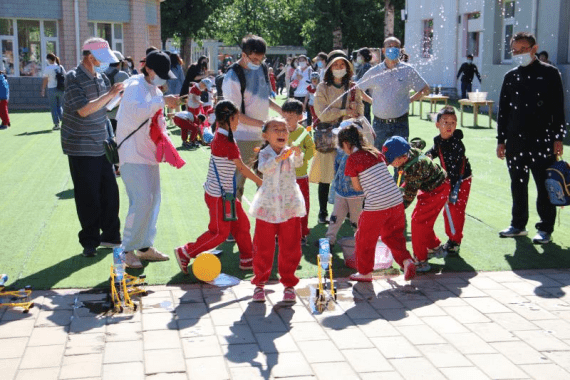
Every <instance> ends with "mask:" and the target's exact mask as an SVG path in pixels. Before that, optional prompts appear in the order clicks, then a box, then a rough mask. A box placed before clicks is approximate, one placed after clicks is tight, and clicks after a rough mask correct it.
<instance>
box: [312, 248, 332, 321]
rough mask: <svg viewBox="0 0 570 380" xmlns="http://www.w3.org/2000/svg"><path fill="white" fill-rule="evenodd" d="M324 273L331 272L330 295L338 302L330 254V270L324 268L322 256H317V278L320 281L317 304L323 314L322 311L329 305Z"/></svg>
mask: <svg viewBox="0 0 570 380" xmlns="http://www.w3.org/2000/svg"><path fill="white" fill-rule="evenodd" d="M323 271H325V272H326V271H328V272H329V278H330V281H331V289H330V295H331V298H332V299H334V300H335V301H336V292H335V288H334V279H333V270H332V255H330V254H329V256H328V269H324V268H323V266H322V265H321V255H317V278H318V280H319V285H318V294H317V299H316V303H317V309H319V312H322V309H324V306H325V305H326V303H327V300H326V297H325V285H324V276H323ZM325 276H326V273H325Z"/></svg>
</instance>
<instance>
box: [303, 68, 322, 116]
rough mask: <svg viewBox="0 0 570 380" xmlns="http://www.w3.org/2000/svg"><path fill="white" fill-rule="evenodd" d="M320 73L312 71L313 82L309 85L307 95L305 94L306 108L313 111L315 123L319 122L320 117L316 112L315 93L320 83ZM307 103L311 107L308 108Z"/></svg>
mask: <svg viewBox="0 0 570 380" xmlns="http://www.w3.org/2000/svg"><path fill="white" fill-rule="evenodd" d="M319 80H320V77H319V73H317V72H313V73H311V84H309V85H308V86H307V95H305V109H306V110H307V112H310V113H311V116H312V121H313V125H317V124H319V118H318V117H317V114H316V113H315V107H314V105H315V93H316V92H317V86H318V85H319ZM307 105H308V107H309V108H307Z"/></svg>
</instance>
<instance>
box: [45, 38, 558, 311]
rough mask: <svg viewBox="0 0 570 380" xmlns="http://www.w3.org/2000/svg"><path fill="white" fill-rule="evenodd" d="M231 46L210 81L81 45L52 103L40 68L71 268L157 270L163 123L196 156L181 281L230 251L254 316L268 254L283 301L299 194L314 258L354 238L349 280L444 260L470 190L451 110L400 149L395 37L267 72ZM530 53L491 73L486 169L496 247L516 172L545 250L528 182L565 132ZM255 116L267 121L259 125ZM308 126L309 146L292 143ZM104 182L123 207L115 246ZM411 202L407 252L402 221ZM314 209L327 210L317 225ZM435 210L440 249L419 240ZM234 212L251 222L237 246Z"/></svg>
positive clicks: (171, 65)
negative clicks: (104, 263)
mask: <svg viewBox="0 0 570 380" xmlns="http://www.w3.org/2000/svg"><path fill="white" fill-rule="evenodd" d="M241 48H242V52H241V55H240V57H239V59H238V60H237V61H236V62H235V63H233V64H231V65H228V67H227V70H226V72H225V73H224V74H223V76H217V77H215V76H214V75H213V74H214V73H213V72H212V71H210V69H209V62H208V58H207V57H200V58H199V59H198V61H197V62H196V63H193V64H191V65H190V66H189V67H188V69H187V71H186V73H185V74H184V69H183V67H184V64H183V62H182V60H181V59H180V57H179V56H178V55H176V54H167V53H166V52H163V51H160V50H159V49H156V48H154V47H150V48H149V49H148V50H147V55H146V57H145V58H144V59H143V60H142V61H141V63H142V66H141V69H140V74H139V73H137V72H135V71H134V70H133V66H132V60H128V59H126V58H124V57H123V56H122V55H121V54H120V53H119V52H112V51H111V50H110V49H109V45H108V43H107V42H106V41H105V40H102V39H99V38H91V39H89V40H87V41H86V42H85V44H84V46H83V59H82V61H81V63H80V64H79V65H78V66H77V67H76V68H74V69H72V70H69V71H68V72H67V73H64V75H65V88H64V90H63V91H61V90H60V89H59V88H58V83H57V82H58V80H57V78H56V77H57V74H58V73H59V72H61V71H62V70H63V68H61V66H60V65H59V62H58V59H57V57H55V56H49V55H48V57H47V58H48V61H49V62H50V66H49V71H48V74H47V76H46V80H45V81H44V85H43V88H42V92H43V91H44V90H45V88H47V90H48V96H49V97H50V101H51V102H52V103H53V104H54V107H52V117H53V122H54V129H58V128H61V143H62V147H63V152H64V154H66V155H67V156H68V160H69V168H70V173H71V177H72V180H73V184H74V192H75V202H76V207H77V214H78V218H79V221H80V224H81V231H80V232H79V242H80V243H81V245H82V246H83V255H84V256H88V257H90V256H93V255H95V254H96V248H97V247H99V246H104V247H116V246H120V247H122V249H124V250H125V252H126V264H127V266H129V267H135V268H136V267H141V266H142V263H141V260H146V261H164V260H168V259H169V255H167V254H164V253H162V252H160V251H158V250H157V249H156V248H155V247H154V239H155V236H156V232H157V230H156V225H157V220H158V215H159V209H160V199H161V189H160V171H159V163H160V162H168V163H170V164H171V165H173V166H175V167H177V168H181V167H182V166H183V165H184V161H183V160H182V158H181V157H180V156H179V155H178V153H177V149H176V148H175V147H174V145H173V144H172V142H171V140H170V137H169V136H168V134H167V131H166V121H165V118H172V120H173V122H174V123H175V124H176V125H177V126H179V127H180V128H181V132H182V133H181V137H182V140H183V147H194V146H195V144H196V141H197V140H198V139H199V141H200V143H203V144H207V145H209V146H210V147H211V156H210V160H209V166H208V174H207V177H206V180H205V183H204V201H205V203H206V205H207V207H208V210H209V217H210V222H209V224H208V230H207V231H206V232H204V233H203V234H202V235H201V236H199V237H198V238H197V240H196V241H194V242H188V243H186V244H184V245H181V246H180V247H177V248H175V249H174V256H175V258H176V260H177V262H178V264H179V266H180V269H181V271H182V272H183V273H188V265H189V264H190V262H191V260H192V259H194V258H195V257H196V256H197V255H199V254H200V253H202V252H205V251H208V250H211V249H213V248H215V247H217V246H218V245H219V244H221V243H222V242H224V241H225V240H227V239H230V240H235V241H236V243H237V246H238V249H239V254H240V260H239V267H240V269H242V270H252V269H253V273H254V277H253V280H252V283H253V284H255V286H256V287H255V290H254V294H253V300H254V301H259V302H263V301H264V300H265V291H264V285H265V283H266V282H267V281H268V279H269V276H270V273H271V268H272V266H273V260H274V253H275V244H276V242H277V244H278V248H279V250H278V252H279V254H278V263H279V264H278V269H279V275H280V281H281V282H282V283H283V285H284V287H285V290H284V294H283V300H284V301H286V302H292V301H294V300H295V292H294V287H295V285H296V284H297V283H298V281H299V280H298V278H297V277H296V276H295V270H296V268H297V267H298V264H299V262H300V259H301V249H302V246H303V245H305V244H307V243H308V236H309V235H310V234H311V230H310V228H309V223H308V215H309V211H310V202H309V199H310V196H309V188H310V186H309V183H314V184H317V191H318V202H319V205H318V207H319V212H318V222H319V223H322V224H328V230H327V232H326V234H325V236H326V237H327V238H328V239H329V241H330V244H331V245H334V244H335V243H336V242H337V234H338V231H339V228H340V226H341V224H342V223H343V222H344V221H345V218H349V220H350V223H351V225H352V226H353V228H354V229H355V230H356V232H355V256H356V269H357V273H354V274H353V275H351V276H350V279H351V280H355V281H372V271H373V267H374V256H375V251H376V246H377V243H378V239H379V238H380V239H381V240H382V242H383V243H384V244H385V245H386V246H387V247H388V248H389V249H390V251H391V252H392V255H393V258H394V260H395V261H396V262H397V263H398V264H399V265H400V267H401V268H402V271H403V272H404V277H405V279H406V280H409V279H412V278H413V277H415V276H416V272H426V271H429V270H430V266H429V263H428V260H429V259H431V258H433V257H437V258H441V257H446V256H448V255H449V256H457V255H459V252H460V245H461V242H462V239H463V226H464V222H465V209H466V205H467V202H468V198H469V193H470V188H471V181H472V168H471V166H470V164H469V160H468V159H467V157H466V147H465V145H464V144H463V141H462V139H463V134H462V132H461V130H458V129H456V127H457V116H456V114H455V111H454V109H453V107H445V108H443V109H442V110H441V111H440V112H439V113H438V114H437V120H436V126H437V128H438V131H439V134H438V135H437V136H435V137H434V141H433V145H432V146H431V147H430V148H429V149H428V150H427V151H426V152H423V151H422V149H423V148H424V147H425V142H423V144H422V141H415V140H412V141H409V137H410V130H409V129H410V128H409V121H408V107H409V104H410V102H413V101H414V100H417V99H419V98H420V97H421V96H423V95H425V94H427V93H429V85H428V84H427V82H426V81H425V80H424V79H423V78H422V77H421V75H420V74H419V73H418V72H417V71H416V70H415V69H414V67H413V66H411V65H409V64H408V63H405V62H404V61H403V58H404V55H403V54H404V53H403V51H402V46H401V43H400V41H399V40H398V39H397V38H395V37H388V38H387V39H386V40H385V41H384V45H383V47H382V49H381V53H379V54H382V56H383V57H384V59H383V60H382V61H379V59H378V58H379V57H378V58H376V59H375V58H374V54H373V52H374V51H373V50H372V49H368V48H362V49H360V50H358V51H357V53H356V54H354V55H353V56H351V57H349V56H348V55H347V54H345V52H343V51H342V50H333V51H331V52H330V53H328V54H326V53H319V54H318V55H317V56H316V57H315V58H314V59H310V58H308V57H307V56H305V55H301V56H299V57H291V58H290V59H288V60H287V62H286V64H278V65H276V66H277V67H274V68H269V67H268V65H267V64H266V61H265V55H266V51H267V46H266V43H265V41H264V40H263V39H262V38H261V37H258V36H253V35H248V36H246V37H244V39H243V40H242V43H241ZM537 48H538V45H537V44H536V41H535V40H534V37H533V36H532V35H531V34H529V33H518V34H515V36H514V37H513V40H512V50H513V55H514V56H513V59H514V60H515V61H516V62H518V66H517V67H516V68H515V69H513V70H511V71H510V72H509V73H507V74H506V76H505V81H504V83H503V88H502V90H501V97H500V109H499V116H498V146H497V156H498V157H499V158H505V157H506V158H507V167H508V169H509V174H510V176H511V181H512V186H511V190H512V195H513V208H512V214H513V219H512V222H511V225H510V226H509V228H507V229H506V230H504V231H501V232H500V236H502V237H513V236H520V235H524V234H526V233H527V231H526V230H525V228H526V223H527V221H528V190H527V187H528V178H529V172H532V174H533V176H534V178H535V182H536V183H537V189H538V200H537V209H538V213H539V216H540V218H541V221H540V222H539V223H538V224H537V226H536V228H537V230H538V232H537V235H536V236H535V238H534V239H533V241H534V242H535V243H537V244H546V243H548V242H550V240H551V234H552V232H553V228H554V215H555V209H554V206H552V205H551V204H550V203H549V202H548V196H547V194H546V190H545V189H544V186H540V184H541V183H544V175H545V170H546V168H547V167H548V166H549V165H550V164H552V163H553V162H554V160H556V156H557V155H561V154H562V152H563V145H562V139H563V137H564V136H565V133H566V129H565V120H564V113H563V109H564V107H563V91H562V82H561V79H560V74H559V73H558V71H557V70H556V69H555V68H554V67H553V66H551V65H548V64H545V63H542V62H541V61H539V60H538V59H536V52H537ZM375 61H376V62H375ZM107 64H108V65H107ZM355 64H356V65H357V69H355ZM470 70H471V74H470ZM123 73H124V75H123ZM460 73H462V74H463V75H464V77H465V76H467V77H469V76H471V79H472V77H473V74H476V75H478V72H477V71H476V70H473V68H470V67H463V68H462V71H461V72H460ZM526 78H528V79H526ZM529 83H531V84H532V86H531V87H529ZM214 88H217V91H214ZM283 90H285V92H286V94H287V97H288V99H287V100H286V101H285V102H284V103H283V104H282V105H279V104H277V103H276V102H275V100H274V96H275V94H281V93H282V91H283ZM412 90H413V91H412ZM60 91H61V93H60ZM411 91H412V93H413V95H410V93H411ZM119 99H120V102H119V106H118V107H117V108H116V109H115V110H114V109H113V106H112V104H114V103H116V100H119ZM525 104H526V106H523V105H525ZM270 109H271V110H274V111H275V112H276V113H278V114H279V115H280V117H278V118H269V110H270ZM309 126H312V133H307V132H308V131H309V130H310V128H308V127H309ZM214 127H215V128H214ZM115 134H116V143H117V144H118V152H119V163H118V169H120V172H119V171H118V170H117V168H114V167H113V165H112V163H111V162H110V161H109V160H108V159H107V158H106V144H105V141H108V139H109V138H112V137H114V136H115ZM208 135H210V137H211V138H208ZM188 139H190V140H188ZM179 149H180V148H179ZM390 166H392V167H394V168H395V169H394V173H393V174H392V173H390V171H389V167H390ZM117 174H120V177H121V179H122V180H123V182H124V184H125V188H126V191H127V195H128V198H129V211H128V214H127V217H126V219H125V222H124V230H123V233H122V234H121V232H120V221H119V191H118V187H117V180H116V176H117ZM248 179H249V180H250V181H252V182H253V183H254V184H255V185H256V186H257V191H256V192H255V196H254V198H253V199H252V201H251V206H250V208H249V210H247V212H246V210H245V209H244V206H243V204H242V198H243V194H244V186H245V183H246V180H248ZM415 198H417V203H416V206H415V209H414V210H413V213H412V215H411V238H412V250H413V252H412V253H410V252H409V251H408V250H407V248H406V239H405V236H404V230H405V226H406V216H405V212H404V210H405V208H407V207H409V206H410V205H411V204H412V202H413V200H414V199H415ZM329 202H331V203H334V208H333V210H332V214H331V215H330V217H329V214H328V207H329V206H328V205H329ZM442 210H444V220H445V232H446V235H447V237H448V240H447V241H446V242H445V243H442V241H441V240H440V239H439V238H438V237H437V235H436V234H435V232H434V224H435V221H436V219H437V217H438V216H439V215H440V214H441V212H442ZM248 214H249V216H251V217H253V218H255V233H254V236H253V237H252V236H251V234H250V222H249V218H248Z"/></svg>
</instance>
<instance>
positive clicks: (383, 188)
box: [344, 150, 402, 211]
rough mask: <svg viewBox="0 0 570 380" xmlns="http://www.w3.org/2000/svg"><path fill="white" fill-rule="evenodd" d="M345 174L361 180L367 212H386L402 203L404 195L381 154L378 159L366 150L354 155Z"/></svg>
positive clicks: (349, 157) (348, 161)
mask: <svg viewBox="0 0 570 380" xmlns="http://www.w3.org/2000/svg"><path fill="white" fill-rule="evenodd" d="M344 174H345V175H347V176H349V177H358V179H359V180H360V185H361V186H362V190H363V191H364V196H365V201H364V210H365V211H378V210H386V209H389V208H392V207H394V206H397V205H399V204H401V203H402V194H401V193H400V191H399V190H398V187H397V186H396V182H394V178H392V176H391V175H390V172H389V171H388V167H387V166H386V161H385V158H384V155H382V154H381V153H380V154H378V157H375V156H374V155H373V154H372V153H370V152H367V151H365V150H358V151H356V152H354V153H352V154H351V155H350V156H348V160H347V161H346V168H345V169H344Z"/></svg>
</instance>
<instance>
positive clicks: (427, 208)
mask: <svg viewBox="0 0 570 380" xmlns="http://www.w3.org/2000/svg"><path fill="white" fill-rule="evenodd" d="M449 190H450V186H449V179H446V180H445V182H444V183H442V184H441V185H440V186H439V187H437V188H436V189H434V190H432V191H429V192H423V191H421V190H420V191H419V192H418V202H417V204H416V208H415V209H414V212H413V213H412V248H413V249H414V255H415V256H416V258H417V259H418V260H419V261H425V260H427V252H428V249H431V248H435V247H437V246H438V245H440V244H441V241H440V240H439V238H438V237H437V236H436V234H435V231H434V230H433V225H434V224H435V220H436V219H437V216H438V215H439V213H440V212H441V209H442V208H443V206H445V203H446V202H447V200H448V197H449Z"/></svg>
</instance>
